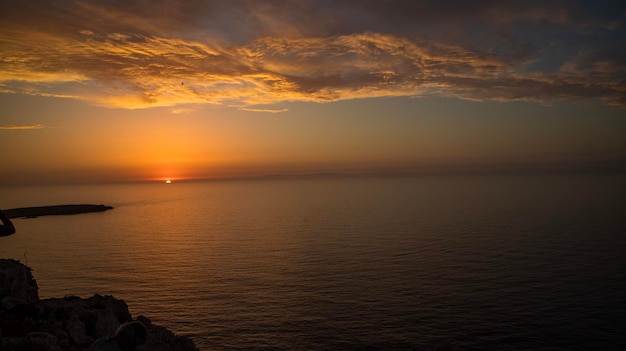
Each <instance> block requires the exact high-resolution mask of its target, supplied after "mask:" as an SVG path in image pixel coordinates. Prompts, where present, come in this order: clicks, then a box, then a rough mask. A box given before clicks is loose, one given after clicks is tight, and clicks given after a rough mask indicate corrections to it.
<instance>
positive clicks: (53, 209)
mask: <svg viewBox="0 0 626 351" xmlns="http://www.w3.org/2000/svg"><path fill="white" fill-rule="evenodd" d="M111 209H113V207H111V206H106V205H89V204H80V205H54V206H38V207H20V208H11V209H7V210H4V214H6V216H7V217H9V218H35V217H39V216H58V215H71V214H79V213H89V212H103V211H108V210H111Z"/></svg>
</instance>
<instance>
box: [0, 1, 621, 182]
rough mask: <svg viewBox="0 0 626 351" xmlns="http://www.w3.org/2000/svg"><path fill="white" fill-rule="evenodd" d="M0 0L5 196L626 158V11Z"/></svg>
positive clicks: (558, 6) (489, 4) (566, 5)
mask: <svg viewBox="0 0 626 351" xmlns="http://www.w3.org/2000/svg"><path fill="white" fill-rule="evenodd" d="M0 4H1V5H0V148H1V152H0V164H1V167H2V168H1V172H0V185H1V184H22V183H55V182H65V183H72V182H91V181H94V182H96V181H97V182H100V181H125V180H156V179H158V180H163V179H167V178H172V179H186V178H228V177H248V176H262V175H267V174H313V173H328V172H331V173H342V174H413V173H422V172H446V171H460V170H477V169H483V170H497V169H517V168H519V169H524V168H537V167H539V168H553V167H554V168H563V167H564V168H568V167H572V168H577V167H580V166H581V165H582V166H584V167H591V168H593V167H599V168H602V167H613V166H614V165H618V166H619V165H622V166H624V165H625V164H626V2H624V1H619V0H618V1H598V0H595V1H528V0H524V1H499V0H498V1H418V0H412V1H408V0H407V1H384V0H380V1H367V0H358V1H356V0H355V1H342V0H329V1H326V0H310V1H304V0H302V1H298V0H293V1H261V0H259V1H254V0H249V1H236V0H233V1H231V0H229V1H217V0H215V1H192V0H189V1H184V0H161V1H148V0H145V1H121V0H120V1H114V0H106V1H104V0H99V1H70V0H58V1H23V0H15V1H12V0H1V2H0ZM607 165H608V166H607Z"/></svg>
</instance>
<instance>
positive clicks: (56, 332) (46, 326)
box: [0, 259, 198, 351]
mask: <svg viewBox="0 0 626 351" xmlns="http://www.w3.org/2000/svg"><path fill="white" fill-rule="evenodd" d="M37 289H38V287H37V282H36V281H35V279H33V276H32V273H31V270H30V268H29V267H27V266H25V265H23V264H21V263H20V262H19V261H15V260H6V259H0V330H1V333H0V350H3V351H64V350H68V351H84V350H88V349H89V347H90V346H91V344H92V343H93V342H94V341H95V340H96V339H98V338H101V337H107V336H110V335H111V334H113V333H114V332H115V330H116V329H117V328H118V327H119V326H120V324H122V323H124V322H126V321H129V320H131V319H132V316H131V314H130V312H129V311H128V306H127V305H126V303H125V302H124V301H123V300H118V299H116V298H114V297H112V296H101V295H94V296H92V297H90V298H87V299H83V298H80V297H75V296H69V297H64V298H52V299H43V300H40V299H39V296H38V294H37ZM136 319H137V320H139V321H141V322H143V323H144V324H145V325H146V327H147V328H148V330H149V334H148V341H147V343H146V345H144V347H143V349H144V350H152V351H197V350H198V349H197V348H196V346H195V344H194V343H193V341H191V339H189V338H187V337H184V336H177V335H175V334H174V333H172V332H171V331H169V330H167V329H165V328H164V327H161V326H157V325H154V324H152V322H151V321H150V320H149V319H148V318H147V317H144V316H139V317H137V318H136Z"/></svg>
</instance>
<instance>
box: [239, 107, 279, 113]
mask: <svg viewBox="0 0 626 351" xmlns="http://www.w3.org/2000/svg"><path fill="white" fill-rule="evenodd" d="M240 110H241V111H248V112H266V113H281V112H287V111H289V109H287V108H281V109H269V108H266V109H262V108H248V107H241V108H240Z"/></svg>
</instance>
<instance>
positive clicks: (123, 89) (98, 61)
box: [0, 4, 626, 112]
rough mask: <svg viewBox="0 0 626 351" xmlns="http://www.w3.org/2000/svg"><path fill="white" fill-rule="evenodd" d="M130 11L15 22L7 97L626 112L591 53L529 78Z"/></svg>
mask: <svg viewBox="0 0 626 351" xmlns="http://www.w3.org/2000/svg"><path fill="white" fill-rule="evenodd" d="M123 10H124V9H116V8H106V7H103V6H96V5H89V4H82V5H81V6H79V7H78V8H75V9H74V10H73V11H75V12H76V14H75V15H79V14H81V13H86V14H91V15H94V16H95V15H96V14H97V15H99V16H100V17H97V18H109V19H111V21H117V23H116V26H113V25H107V24H106V22H105V21H102V20H98V21H97V25H94V26H91V27H87V21H86V20H82V21H80V22H78V23H77V24H82V25H85V27H84V28H83V29H71V30H69V29H68V28H71V26H70V27H68V28H62V29H59V30H50V31H44V30H42V29H41V28H30V27H25V26H24V25H23V24H21V23H17V22H16V23H12V22H10V21H6V22H4V23H3V24H2V25H0V29H2V33H3V34H2V35H0V47H1V49H0V50H1V52H2V54H3V59H2V61H0V91H2V92H5V93H7V92H8V93H20V94H31V95H44V96H56V97H64V98H75V99H81V100H86V101H89V102H91V103H93V104H97V105H101V106H106V107H114V108H128V109H133V108H146V107H155V106H179V105H185V104H222V105H228V106H234V107H238V108H243V109H247V110H248V111H253V110H258V111H264V112H266V111H268V109H264V108H259V106H263V105H269V104H277V103H281V102H285V101H316V102H327V101H336V100H345V99H355V98H371V97H382V96H421V95H440V96H454V97H459V98H463V99H472V100H498V101H509V100H528V101H539V102H550V101H559V100H579V99H585V98H599V99H602V100H604V101H605V102H607V103H610V104H615V105H620V106H626V101H625V99H624V96H625V94H624V93H625V91H624V87H623V84H621V78H620V77H621V75H620V74H614V73H615V72H618V73H619V72H623V66H622V63H620V62H619V61H615V60H613V61H610V60H608V61H606V62H604V63H602V64H597V63H594V64H591V65H585V64H584V60H585V57H588V56H589V55H587V56H581V57H579V58H573V59H571V60H570V61H568V62H567V63H566V64H564V65H563V66H562V69H561V70H559V71H557V72H554V73H539V72H534V73H528V72H526V70H525V65H526V64H528V63H529V61H530V60H529V59H528V58H527V57H526V56H524V55H521V56H520V57H517V56H515V55H516V54H515V53H514V52H509V53H504V54H502V53H501V54H497V53H494V52H490V51H485V50H478V49H468V48H465V47H463V46H462V45H460V44H450V43H448V44H443V43H441V42H436V41H434V40H431V39H426V38H418V37H407V36H403V35H398V34H381V33H376V32H361V33H352V34H344V35H330V36H319V35H318V36H307V37H304V36H301V33H302V31H297V33H296V34H292V35H291V36H290V37H277V36H265V37H260V38H256V39H254V40H251V41H247V42H237V41H233V42H230V43H222V44H217V43H219V42H222V41H220V40H218V39H216V38H214V37H211V36H209V37H206V38H204V39H202V40H201V39H200V38H198V39H195V40H192V39H183V37H173V36H170V37H168V36H165V35H164V34H163V33H162V32H163V30H162V29H159V28H157V27H155V25H154V23H152V22H150V21H143V20H142V21H138V23H135V24H133V23H134V22H133V20H132V19H133V18H136V17H134V16H132V14H131V13H129V12H128V9H125V10H124V11H123ZM80 11H83V12H80ZM529 13H534V12H532V11H530V12H529ZM94 18H96V17H94ZM259 18H265V19H264V21H265V23H270V22H272V21H271V18H269V17H267V16H265V15H262V14H259ZM268 18H269V19H268ZM533 18H534V17H533ZM64 19H67V18H64ZM42 21H44V22H45V20H44V17H42ZM49 21H50V20H49ZM272 23H273V22H272ZM51 24H52V23H49V24H48V25H51ZM274 24H275V23H274ZM277 26H278V25H277ZM281 26H282V25H281ZM281 26H278V27H281ZM44 27H45V26H44ZM114 27H115V28H117V29H119V30H117V31H116V30H114ZM278 27H275V26H273V27H272V28H278ZM98 28H99V29H100V31H98V30H96V29H98ZM281 28H282V27H281ZM107 30H108V31H107ZM272 34H276V33H274V32H272ZM513 51H514V50H513ZM594 62H595V61H594ZM280 111H282V110H281V109H274V110H272V112H280Z"/></svg>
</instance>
